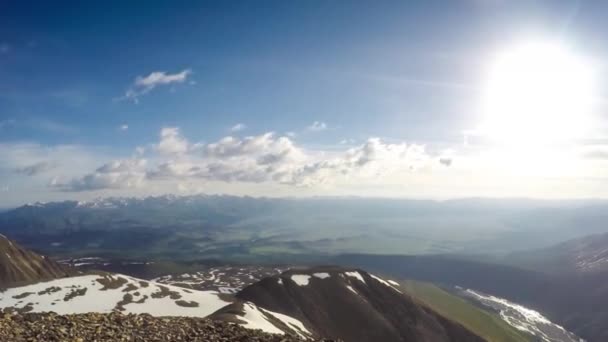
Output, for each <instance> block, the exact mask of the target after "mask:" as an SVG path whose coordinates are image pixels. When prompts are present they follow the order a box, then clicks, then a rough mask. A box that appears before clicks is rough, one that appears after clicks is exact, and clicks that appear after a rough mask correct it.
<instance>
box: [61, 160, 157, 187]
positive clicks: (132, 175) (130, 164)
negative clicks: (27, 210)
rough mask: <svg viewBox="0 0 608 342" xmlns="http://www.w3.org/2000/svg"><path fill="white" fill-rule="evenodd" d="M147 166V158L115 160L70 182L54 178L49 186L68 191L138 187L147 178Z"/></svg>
mask: <svg viewBox="0 0 608 342" xmlns="http://www.w3.org/2000/svg"><path fill="white" fill-rule="evenodd" d="M145 166H146V160H145V159H124V160H114V161H111V162H109V163H107V164H104V165H102V166H100V167H98V168H97V169H96V170H95V172H92V173H89V174H86V175H84V176H82V177H80V178H74V179H72V180H70V181H68V182H62V181H61V180H60V179H59V178H54V179H52V180H51V182H50V184H49V186H50V187H53V188H57V189H59V190H61V191H67V192H72V191H74V192H78V191H90V190H100V189H125V188H136V187H139V186H141V185H142V184H143V182H144V180H145V176H146V173H145Z"/></svg>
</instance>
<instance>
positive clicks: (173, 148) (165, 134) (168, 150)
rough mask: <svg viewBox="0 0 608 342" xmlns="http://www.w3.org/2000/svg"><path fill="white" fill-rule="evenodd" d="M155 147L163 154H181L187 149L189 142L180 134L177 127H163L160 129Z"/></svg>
mask: <svg viewBox="0 0 608 342" xmlns="http://www.w3.org/2000/svg"><path fill="white" fill-rule="evenodd" d="M156 149H157V150H158V152H160V153H161V154H164V155H177V154H183V153H186V152H187V151H188V149H189V143H188V140H186V139H185V138H184V137H182V136H181V134H180V132H179V128H177V127H164V128H163V129H161V131H160V141H159V142H158V145H156Z"/></svg>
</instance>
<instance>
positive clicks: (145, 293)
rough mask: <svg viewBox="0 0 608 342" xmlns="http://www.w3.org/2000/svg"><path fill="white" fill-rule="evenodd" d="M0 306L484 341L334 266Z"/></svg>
mask: <svg viewBox="0 0 608 342" xmlns="http://www.w3.org/2000/svg"><path fill="white" fill-rule="evenodd" d="M184 277H186V276H185V275H184ZM0 308H2V310H3V311H4V312H5V313H11V314H12V315H23V314H27V313H33V312H49V311H53V312H56V313H57V314H62V315H65V314H86V313H91V312H94V313H101V314H110V313H113V312H120V313H125V314H142V313H147V314H150V315H152V316H180V317H195V318H209V319H212V320H215V321H224V322H232V323H237V324H238V325H241V326H243V327H245V328H249V329H261V330H263V331H265V332H267V333H274V334H282V335H289V336H294V337H300V338H303V339H319V338H335V339H341V340H344V341H346V342H348V341H378V340H382V341H483V339H482V338H481V337H479V336H477V335H476V334H474V333H472V332H470V331H469V330H467V329H466V328H464V327H463V326H461V325H460V324H458V323H455V322H453V321H451V320H449V319H446V318H444V317H443V316H441V315H439V314H437V313H436V312H434V311H433V310H431V309H429V308H427V307H425V306H423V305H420V304H419V303H417V302H416V301H414V300H413V299H412V298H411V297H410V296H409V295H407V294H405V293H403V291H402V290H401V289H400V288H399V287H398V284H396V283H394V282H392V281H389V280H386V281H385V280H383V279H381V278H379V277H376V276H374V275H371V274H368V273H366V272H364V271H362V270H356V269H345V268H337V267H322V268H313V269H298V270H289V271H286V272H283V273H281V274H280V275H275V276H270V277H266V278H264V279H262V280H260V281H257V282H254V283H252V284H251V285H249V286H247V287H245V288H244V289H241V290H240V291H238V292H237V293H236V294H234V295H231V294H228V293H221V292H219V291H213V290H196V289H188V288H184V287H177V286H173V285H168V284H161V283H157V282H155V281H148V280H143V279H138V278H133V277H130V276H126V275H120V274H109V273H98V274H93V273H89V274H82V275H77V276H73V277H67V278H61V279H53V280H49V281H44V282H39V283H35V284H30V285H25V286H18V287H11V288H8V289H6V290H5V291H4V292H2V293H0ZM15 317H19V316H15Z"/></svg>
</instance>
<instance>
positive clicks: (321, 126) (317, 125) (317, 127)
mask: <svg viewBox="0 0 608 342" xmlns="http://www.w3.org/2000/svg"><path fill="white" fill-rule="evenodd" d="M307 129H308V130H309V131H313V132H319V131H324V130H326V129H327V124H326V123H325V122H322V121H315V122H313V123H312V124H311V125H310V126H308V127H307Z"/></svg>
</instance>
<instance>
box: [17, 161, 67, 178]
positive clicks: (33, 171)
mask: <svg viewBox="0 0 608 342" xmlns="http://www.w3.org/2000/svg"><path fill="white" fill-rule="evenodd" d="M55 167H57V165H56V164H55V163H52V162H48V161H42V162H38V163H34V164H31V165H28V166H24V167H20V168H16V169H15V172H16V173H18V174H22V175H26V176H35V175H38V174H41V173H45V172H47V171H49V170H52V169H54V168H55Z"/></svg>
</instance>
